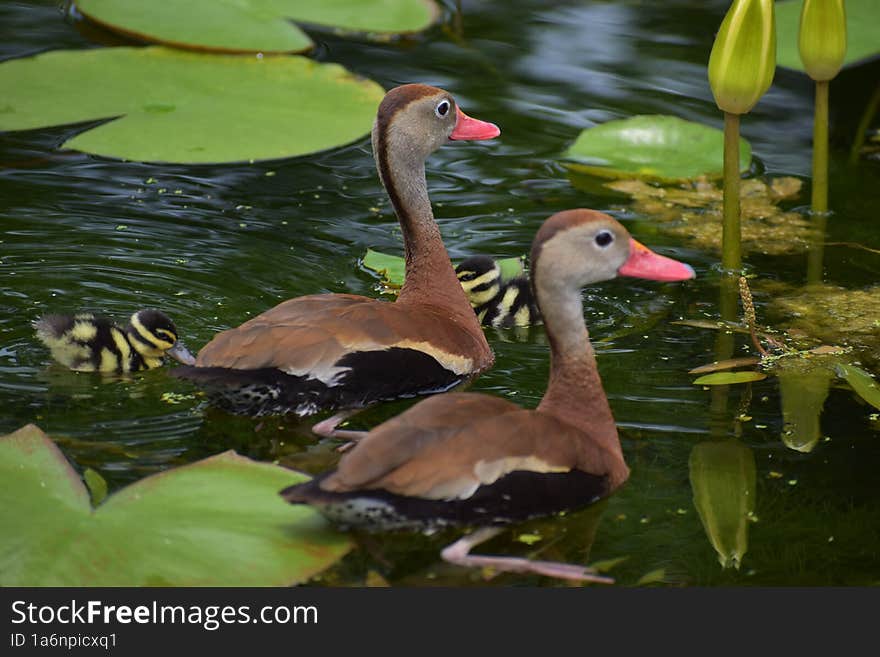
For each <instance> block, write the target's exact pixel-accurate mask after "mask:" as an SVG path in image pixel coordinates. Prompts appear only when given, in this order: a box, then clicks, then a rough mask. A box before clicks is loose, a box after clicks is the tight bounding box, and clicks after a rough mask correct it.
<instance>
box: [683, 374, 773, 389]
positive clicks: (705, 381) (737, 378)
mask: <svg viewBox="0 0 880 657" xmlns="http://www.w3.org/2000/svg"><path fill="white" fill-rule="evenodd" d="M766 378H767V375H766V374H764V373H763V372H716V373H715V374H706V375H705V376H701V377H699V378H698V379H696V380H695V381H694V385H698V386H726V385H731V384H734V383H749V382H750V381H762V380H764V379H766Z"/></svg>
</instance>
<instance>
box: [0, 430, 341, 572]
mask: <svg viewBox="0 0 880 657" xmlns="http://www.w3.org/2000/svg"><path fill="white" fill-rule="evenodd" d="M305 478H306V477H305V476H304V475H301V474H299V473H296V472H293V471H292V470H287V469H285V468H281V467H279V466H275V465H270V464H267V463H257V462H256V461H251V460H250V459H247V458H244V457H242V456H239V455H237V454H235V453H234V452H225V453H223V454H219V455H217V456H213V457H210V458H207V459H204V460H202V461H197V462H195V463H192V464H190V465H185V466H182V467H178V468H174V469H171V470H167V471H165V472H162V473H160V474H157V475H153V476H150V477H147V478H146V479H142V480H141V481H139V482H137V483H135V484H132V485H130V486H128V487H126V488H124V489H122V490H120V491H118V492H117V493H114V494H113V495H110V496H109V497H108V498H107V499H106V500H105V501H104V502H103V503H102V504H101V505H100V506H98V507H96V508H93V507H92V505H91V504H90V502H89V492H88V490H86V487H85V486H84V485H83V482H82V480H81V479H80V478H79V477H78V476H77V474H76V472H75V471H74V470H73V468H71V467H70V464H69V463H68V462H67V460H66V459H65V458H64V456H63V455H62V453H61V451H60V450H59V449H58V448H57V447H56V446H55V444H54V443H53V442H52V441H51V440H50V439H49V437H48V436H46V434H44V433H43V432H42V431H41V430H40V429H39V428H37V427H36V426H34V425H28V426H26V427H23V428H22V429H19V430H18V431H16V432H15V433H12V434H9V435H7V436H4V437H2V438H0V480H2V481H3V486H2V487H0V526H2V527H3V531H2V532H0V585H2V586H282V585H289V584H293V583H296V582H301V581H304V580H306V579H308V578H309V577H311V576H312V575H314V574H315V573H318V572H320V571H321V570H323V569H325V568H327V567H328V566H329V565H331V564H332V563H334V562H335V561H336V560H338V559H339V558H341V557H342V556H343V555H344V554H345V553H346V552H347V551H348V549H349V548H350V543H349V541H348V539H347V538H346V537H345V536H344V535H341V534H338V533H336V532H333V531H331V530H330V529H329V528H328V527H327V524H326V523H325V521H324V520H323V519H322V518H321V516H320V515H319V514H318V513H317V512H315V511H312V510H311V509H308V508H306V507H292V506H291V505H289V504H287V503H286V502H285V501H284V500H283V499H281V497H280V496H279V495H278V491H279V490H281V489H282V488H284V487H285V486H289V485H291V484H294V483H296V482H298V481H303V480H304V479H305Z"/></svg>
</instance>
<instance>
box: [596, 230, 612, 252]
mask: <svg viewBox="0 0 880 657" xmlns="http://www.w3.org/2000/svg"><path fill="white" fill-rule="evenodd" d="M613 241H614V235H612V234H611V231H608V230H603V231H601V232H599V233H597V234H596V244H598V245H599V246H601V247H602V248H603V249H604V248H605V247H606V246H608V245H609V244H611V242H613Z"/></svg>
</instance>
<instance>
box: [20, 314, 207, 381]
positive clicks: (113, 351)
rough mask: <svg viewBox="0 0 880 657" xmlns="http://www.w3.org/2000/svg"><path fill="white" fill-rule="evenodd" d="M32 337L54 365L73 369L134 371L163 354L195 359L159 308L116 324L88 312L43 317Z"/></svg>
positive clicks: (183, 360) (152, 363) (186, 360)
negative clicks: (46, 349) (48, 353)
mask: <svg viewBox="0 0 880 657" xmlns="http://www.w3.org/2000/svg"><path fill="white" fill-rule="evenodd" d="M33 327H34V329H35V330H36V332H37V337H38V338H39V339H40V340H41V341H42V342H43V343H44V344H45V345H46V346H47V347H49V349H50V350H51V352H52V357H53V358H55V360H57V361H58V362H59V363H61V364H62V365H65V366H66V367H69V368H70V369H72V370H75V371H78V372H115V373H117V374H122V373H127V372H138V371H140V370H146V369H151V368H153V367H159V366H160V365H161V364H162V362H163V359H164V357H165V356H166V355H168V356H171V357H172V358H174V359H175V360H178V361H179V362H181V363H184V364H191V363H192V362H194V361H195V358H194V357H193V355H192V354H190V353H189V351H187V349H186V347H184V346H183V345H182V344H181V343H180V342H179V341H178V339H177V327H176V326H175V325H174V322H172V321H171V319H170V318H169V317H168V315H166V314H165V313H163V312H161V311H159V310H152V309H150V310H139V311H137V312H136V313H134V314H133V315H132V316H131V320H130V321H129V323H128V326H126V327H124V328H122V327H120V326H118V325H117V324H116V323H114V322H113V320H111V319H109V318H107V317H102V316H99V315H93V314H92V313H78V314H76V315H44V316H43V317H40V318H39V319H37V320H36V321H35V322H34V323H33Z"/></svg>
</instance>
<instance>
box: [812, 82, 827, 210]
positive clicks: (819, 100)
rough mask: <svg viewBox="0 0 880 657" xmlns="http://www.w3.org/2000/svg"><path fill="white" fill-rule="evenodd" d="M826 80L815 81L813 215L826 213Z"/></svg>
mask: <svg viewBox="0 0 880 657" xmlns="http://www.w3.org/2000/svg"><path fill="white" fill-rule="evenodd" d="M828 84H829V83H828V80H817V81H816V107H815V109H814V114H813V213H814V214H819V213H822V214H824V213H826V212H828Z"/></svg>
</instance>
